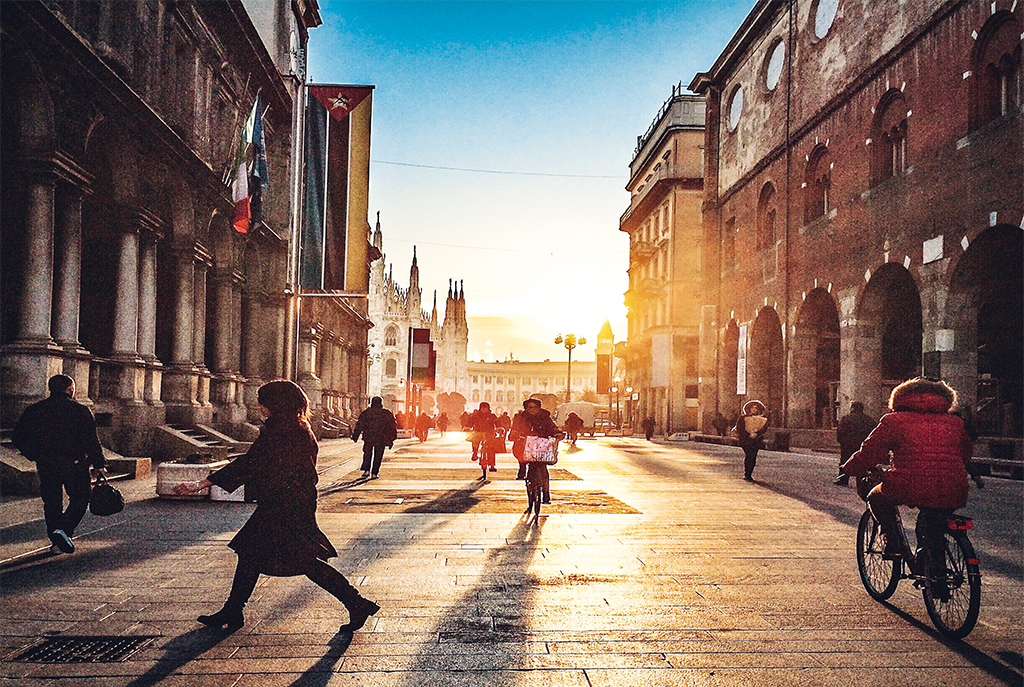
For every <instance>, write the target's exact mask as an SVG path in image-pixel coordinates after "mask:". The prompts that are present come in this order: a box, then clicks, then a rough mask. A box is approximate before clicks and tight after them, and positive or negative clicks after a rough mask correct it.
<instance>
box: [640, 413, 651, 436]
mask: <svg viewBox="0 0 1024 687" xmlns="http://www.w3.org/2000/svg"><path fill="white" fill-rule="evenodd" d="M640 426H641V427H643V429H644V436H645V437H647V441H650V440H651V439H652V438H653V437H654V427H655V421H654V418H653V417H651V416H650V415H648V416H647V417H645V418H644V420H643V422H641V423H640Z"/></svg>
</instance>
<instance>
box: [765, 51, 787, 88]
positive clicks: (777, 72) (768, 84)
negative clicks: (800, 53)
mask: <svg viewBox="0 0 1024 687" xmlns="http://www.w3.org/2000/svg"><path fill="white" fill-rule="evenodd" d="M785 64H786V44H785V43H783V42H782V41H776V43H775V45H773V46H772V48H771V50H769V51H768V61H767V62H766V63H765V69H764V85H765V88H767V89H768V90H769V91H774V90H775V87H776V86H778V85H779V79H780V78H782V68H783V67H784V66H785Z"/></svg>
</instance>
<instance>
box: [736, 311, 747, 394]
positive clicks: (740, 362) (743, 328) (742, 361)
mask: <svg viewBox="0 0 1024 687" xmlns="http://www.w3.org/2000/svg"><path fill="white" fill-rule="evenodd" d="M736 395H737V396H746V395H747V325H745V324H741V325H740V340H739V343H738V344H736Z"/></svg>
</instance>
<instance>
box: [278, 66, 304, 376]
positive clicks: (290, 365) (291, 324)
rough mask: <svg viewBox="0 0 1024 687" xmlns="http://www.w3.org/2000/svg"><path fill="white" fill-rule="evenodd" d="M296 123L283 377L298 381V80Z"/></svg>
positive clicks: (301, 152) (300, 217)
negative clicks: (288, 292)
mask: <svg viewBox="0 0 1024 687" xmlns="http://www.w3.org/2000/svg"><path fill="white" fill-rule="evenodd" d="M295 100H296V102H295V117H294V120H295V123H294V126H293V128H292V130H293V131H294V132H295V133H294V137H295V140H294V141H293V143H292V149H293V150H294V151H295V154H294V159H295V164H294V165H293V168H292V169H293V172H292V174H293V176H292V203H293V205H292V236H291V239H292V245H291V247H290V248H291V250H289V255H288V259H289V261H290V262H291V265H290V269H289V270H288V279H289V281H290V282H291V283H290V284H288V287H289V288H287V289H286V292H287V291H290V292H291V293H290V294H289V297H288V306H287V313H286V324H285V330H286V331H285V346H284V361H283V368H284V376H285V377H287V378H289V379H292V380H294V381H298V376H299V375H298V365H299V362H298V361H299V317H300V312H299V310H300V302H301V298H302V287H301V286H300V284H299V279H300V265H301V262H300V258H301V251H302V225H303V218H304V216H305V215H304V210H305V193H304V189H303V180H304V178H305V163H306V84H305V82H303V81H300V82H299V88H298V89H297V92H296V94H295Z"/></svg>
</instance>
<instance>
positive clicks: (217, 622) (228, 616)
mask: <svg viewBox="0 0 1024 687" xmlns="http://www.w3.org/2000/svg"><path fill="white" fill-rule="evenodd" d="M196 620H198V621H199V622H201V623H202V624H203V625H209V626H210V627H227V629H228V631H229V632H234V631H235V630H237V629H238V628H240V627H242V625H245V618H244V617H243V616H242V609H241V608H229V607H228V606H225V607H224V608H222V609H220V610H219V611H217V612H216V613H214V614H213V615H201V616H199V617H198V618H196Z"/></svg>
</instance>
